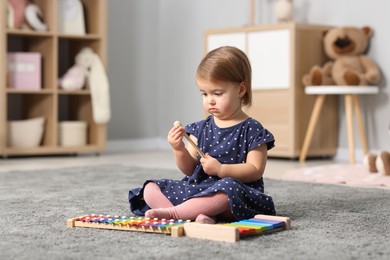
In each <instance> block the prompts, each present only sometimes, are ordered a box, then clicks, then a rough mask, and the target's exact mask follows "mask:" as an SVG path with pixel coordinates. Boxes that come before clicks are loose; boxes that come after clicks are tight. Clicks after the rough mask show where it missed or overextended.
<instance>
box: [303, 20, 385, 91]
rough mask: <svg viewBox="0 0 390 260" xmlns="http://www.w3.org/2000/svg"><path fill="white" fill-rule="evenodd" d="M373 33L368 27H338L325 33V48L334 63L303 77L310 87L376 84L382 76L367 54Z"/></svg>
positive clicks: (317, 67) (327, 63)
mask: <svg viewBox="0 0 390 260" xmlns="http://www.w3.org/2000/svg"><path fill="white" fill-rule="evenodd" d="M372 34H373V30H372V29H371V28H370V27H368V26H365V27H362V28H359V27H334V28H331V29H329V30H325V31H324V32H323V45H324V51H325V53H326V55H327V56H328V57H329V58H330V61H328V62H326V63H325V64H324V65H323V66H322V67H321V66H319V65H314V66H313V67H312V68H311V69H310V70H309V72H308V73H307V74H305V75H304V76H303V77H302V83H303V84H304V85H305V86H308V85H314V86H319V85H349V86H357V85H375V84H377V83H378V82H379V81H380V79H381V74H380V71H379V68H378V66H377V65H376V64H375V62H374V61H373V60H372V59H371V58H369V57H368V56H367V55H365V52H366V51H367V49H368V46H369V41H370V38H371V36H372Z"/></svg>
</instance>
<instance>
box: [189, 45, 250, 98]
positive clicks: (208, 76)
mask: <svg viewBox="0 0 390 260" xmlns="http://www.w3.org/2000/svg"><path fill="white" fill-rule="evenodd" d="M251 77H252V69H251V64H250V62H249V59H248V57H247V56H246V54H245V53H244V52H243V51H241V50H240V49H238V48H236V47H231V46H224V47H220V48H217V49H214V50H212V51H210V52H209V53H207V55H206V56H205V57H204V58H203V59H202V61H201V62H200V64H199V66H198V69H197V71H196V78H197V79H198V80H203V81H209V82H213V83H217V82H221V81H225V82H231V83H237V84H241V83H244V85H245V87H246V93H245V95H244V96H243V97H242V104H243V105H246V106H251V105H252V85H251V82H252V79H251Z"/></svg>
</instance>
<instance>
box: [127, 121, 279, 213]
mask: <svg viewBox="0 0 390 260" xmlns="http://www.w3.org/2000/svg"><path fill="white" fill-rule="evenodd" d="M185 130H186V132H187V133H188V134H190V135H194V136H195V137H196V138H197V139H198V146H199V147H200V149H201V150H202V151H203V152H204V153H209V154H210V156H212V157H214V158H216V159H217V160H218V161H219V162H221V163H224V164H237V163H244V162H246V157H247V154H248V152H249V151H251V150H252V149H254V148H256V147H258V146H260V145H262V144H266V145H267V149H271V148H272V147H273V146H274V142H275V140H274V137H273V135H272V134H271V133H270V132H269V131H268V130H267V129H265V128H264V127H263V126H262V125H261V124H260V123H259V122H258V121H256V120H254V119H253V118H248V119H246V120H245V121H243V122H241V123H239V124H237V125H235V126H232V127H228V128H219V127H218V126H216V125H215V123H214V120H213V117H212V116H209V117H208V118H207V119H205V120H202V121H199V122H196V123H193V124H190V125H187V126H186V127H185ZM198 159H200V158H199V155H198ZM148 182H154V183H156V184H157V185H158V186H159V187H160V189H161V191H162V192H163V193H164V194H165V196H166V197H167V198H168V199H169V200H170V201H171V202H172V204H173V205H175V206H176V205H178V204H181V203H183V202H184V201H186V200H188V199H190V198H193V197H202V196H208V195H211V194H213V193H216V192H218V191H222V192H224V193H226V194H227V195H228V196H229V205H230V209H231V212H232V213H233V215H234V216H235V218H236V219H238V220H242V219H248V218H251V217H253V216H254V215H256V214H267V215H275V208H274V203H273V201H272V198H271V197H270V196H268V195H266V194H264V183H263V179H262V178H261V179H260V180H258V181H255V182H251V183H242V182H241V181H238V180H236V179H234V178H230V177H229V178H223V179H221V178H219V177H217V176H209V175H207V174H206V173H205V172H204V171H203V168H202V166H201V164H200V162H199V163H198V165H197V166H196V168H195V170H194V173H193V174H192V175H191V176H186V177H184V178H183V179H182V180H170V179H162V180H147V181H146V182H145V184H144V186H145V185H146V184H147V183H148ZM129 202H130V209H131V211H132V212H133V213H134V214H136V215H143V214H144V213H145V212H146V210H148V209H149V207H148V206H147V205H146V203H145V201H144V200H143V187H142V188H137V189H133V190H130V192H129Z"/></svg>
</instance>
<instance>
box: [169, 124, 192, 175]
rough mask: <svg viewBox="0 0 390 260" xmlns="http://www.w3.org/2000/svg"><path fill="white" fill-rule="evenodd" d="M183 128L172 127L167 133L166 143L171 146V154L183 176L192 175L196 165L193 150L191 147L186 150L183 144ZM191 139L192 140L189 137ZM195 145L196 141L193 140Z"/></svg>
mask: <svg viewBox="0 0 390 260" xmlns="http://www.w3.org/2000/svg"><path fill="white" fill-rule="evenodd" d="M184 131H185V130H184V128H183V127H181V126H174V127H172V129H171V130H170V131H169V133H168V138H167V139H168V142H169V144H170V145H171V146H172V150H173V154H174V157H175V162H176V165H177V167H178V168H179V169H180V171H182V172H183V173H184V174H185V175H187V176H190V175H192V173H193V171H194V169H195V167H196V164H197V155H196V151H195V149H194V148H192V147H191V146H189V147H188V150H187V149H186V147H185V145H184V142H183V134H184ZM190 138H191V139H193V140H194V138H193V137H192V136H191V137H190ZM194 142H195V143H196V140H194Z"/></svg>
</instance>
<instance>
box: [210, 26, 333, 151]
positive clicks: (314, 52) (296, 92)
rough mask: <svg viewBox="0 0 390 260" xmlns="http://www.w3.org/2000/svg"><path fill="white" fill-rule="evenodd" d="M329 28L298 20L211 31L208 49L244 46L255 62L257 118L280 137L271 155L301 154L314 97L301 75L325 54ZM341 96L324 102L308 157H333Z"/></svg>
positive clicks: (254, 114) (252, 113) (252, 110)
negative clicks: (305, 88) (306, 88)
mask: <svg viewBox="0 0 390 260" xmlns="http://www.w3.org/2000/svg"><path fill="white" fill-rule="evenodd" d="M326 28H327V27H325V26H314V25H299V24H295V23H287V24H277V25H267V26H250V27H242V28H227V29H214V30H207V31H206V32H205V33H204V44H205V52H208V51H210V50H212V49H215V48H217V47H220V46H224V45H230V46H235V47H237V48H240V49H241V50H243V51H244V52H245V53H246V54H247V55H248V58H249V60H250V62H251V65H252V89H253V105H252V107H251V108H249V109H248V113H249V114H250V116H252V117H254V118H256V119H258V120H259V121H260V122H261V123H262V124H263V125H264V126H265V127H266V128H268V129H269V130H270V131H271V132H272V133H273V134H274V135H275V138H276V147H275V148H274V149H272V150H270V151H269V156H271V157H283V158H298V156H299V153H300V150H301V148H302V143H303V139H304V135H305V132H306V129H307V126H308V122H309V117H310V114H311V110H312V109H313V105H314V98H315V97H313V96H309V95H305V93H304V86H303V85H302V83H301V78H302V76H303V75H304V74H305V73H306V72H307V71H308V70H309V69H310V68H311V67H312V66H313V65H315V64H319V65H322V64H323V63H324V62H325V61H326V56H325V54H324V52H323V47H322V33H323V31H324V30H325V29H326ZM337 115H338V100H337V97H330V98H329V99H328V100H326V104H324V110H323V111H322V114H321V122H320V124H321V126H320V127H317V129H316V132H315V134H314V137H313V142H312V144H311V146H310V149H309V152H308V156H309V157H310V156H311V157H327V156H334V155H335V154H336V150H337V136H338V116H337Z"/></svg>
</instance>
